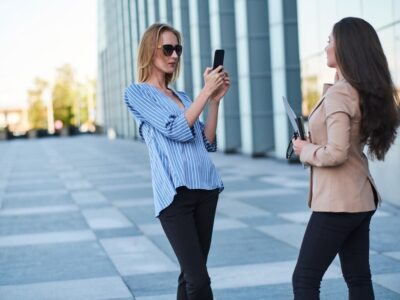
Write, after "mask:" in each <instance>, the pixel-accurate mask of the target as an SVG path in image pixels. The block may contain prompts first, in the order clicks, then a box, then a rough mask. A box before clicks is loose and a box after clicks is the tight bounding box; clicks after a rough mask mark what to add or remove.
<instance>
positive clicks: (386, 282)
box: [373, 272, 400, 299]
mask: <svg viewBox="0 0 400 300" xmlns="http://www.w3.org/2000/svg"><path fill="white" fill-rule="evenodd" d="M373 281H374V282H376V283H378V284H379V285H381V286H383V287H385V288H387V289H389V290H391V291H393V292H396V293H397V297H399V294H400V284H399V282H400V272H398V273H388V274H379V275H374V276H373ZM377 299H378V298H377ZM382 299H383V298H382ZM385 299H387V298H385ZM396 299H399V298H396Z"/></svg>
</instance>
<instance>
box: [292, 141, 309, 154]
mask: <svg viewBox="0 0 400 300" xmlns="http://www.w3.org/2000/svg"><path fill="white" fill-rule="evenodd" d="M292 143H293V151H294V153H295V154H296V155H297V156H300V154H301V151H302V150H303V147H304V146H305V145H308V144H310V139H309V138H307V140H302V139H300V138H297V139H292Z"/></svg>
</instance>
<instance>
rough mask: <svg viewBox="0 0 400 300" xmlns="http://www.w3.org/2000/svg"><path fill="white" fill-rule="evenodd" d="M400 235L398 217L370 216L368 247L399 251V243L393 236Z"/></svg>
mask: <svg viewBox="0 0 400 300" xmlns="http://www.w3.org/2000/svg"><path fill="white" fill-rule="evenodd" d="M398 236H400V217H399V216H398V215H393V216H388V217H384V218H375V217H372V220H371V231H370V245H371V246H370V247H371V249H372V250H375V251H377V252H388V251H392V252H393V251H400V243H399V241H398V239H396V238H394V237H398Z"/></svg>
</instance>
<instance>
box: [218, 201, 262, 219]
mask: <svg viewBox="0 0 400 300" xmlns="http://www.w3.org/2000/svg"><path fill="white" fill-rule="evenodd" d="M217 211H218V213H220V214H224V215H226V216H229V217H233V218H241V217H259V216H268V215H269V214H270V213H269V212H267V211H265V210H262V209H260V208H257V207H254V206H252V205H249V204H246V203H242V202H240V201H237V200H232V199H223V198H221V199H220V200H219V201H218V206H217Z"/></svg>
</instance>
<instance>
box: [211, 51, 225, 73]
mask: <svg viewBox="0 0 400 300" xmlns="http://www.w3.org/2000/svg"><path fill="white" fill-rule="evenodd" d="M224 55H225V50H224V49H217V50H215V53H214V62H213V70H214V69H215V68H217V67H218V66H223V65H224Z"/></svg>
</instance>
